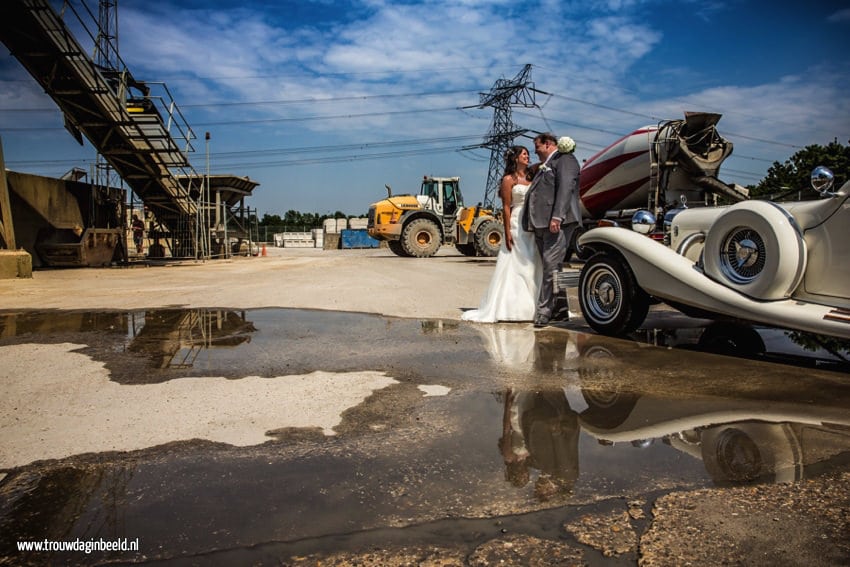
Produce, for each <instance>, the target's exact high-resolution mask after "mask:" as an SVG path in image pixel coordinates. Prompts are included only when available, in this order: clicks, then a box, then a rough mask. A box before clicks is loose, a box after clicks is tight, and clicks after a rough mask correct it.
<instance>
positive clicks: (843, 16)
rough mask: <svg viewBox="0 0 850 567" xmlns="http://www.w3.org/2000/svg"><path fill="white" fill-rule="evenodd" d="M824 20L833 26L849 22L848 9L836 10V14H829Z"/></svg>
mask: <svg viewBox="0 0 850 567" xmlns="http://www.w3.org/2000/svg"><path fill="white" fill-rule="evenodd" d="M826 20H827V21H828V22H831V23H834V24H835V23H844V22H850V8H844V9H843V10H838V11H837V12H835V13H833V14H830V16H829V17H828V18H827V19H826Z"/></svg>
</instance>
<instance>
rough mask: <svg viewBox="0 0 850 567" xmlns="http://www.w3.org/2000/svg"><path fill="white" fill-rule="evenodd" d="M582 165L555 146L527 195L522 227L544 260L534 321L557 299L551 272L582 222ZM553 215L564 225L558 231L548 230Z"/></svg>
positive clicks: (545, 316) (548, 313) (548, 314)
mask: <svg viewBox="0 0 850 567" xmlns="http://www.w3.org/2000/svg"><path fill="white" fill-rule="evenodd" d="M579 171H580V168H579V165H578V160H577V159H576V157H575V155H573V154H562V153H560V152H558V151H557V150H555V154H554V155H552V157H551V158H549V161H548V162H547V163H546V164H544V165H542V166H541V167H540V169H538V171H537V175H535V176H534V179H533V180H532V182H531V187H529V189H528V192H527V193H526V195H525V207H524V209H523V218H522V227H523V229H525V230H527V231H530V232H533V233H534V239H535V241H536V243H537V250H538V252H539V253H540V257H541V259H542V260H543V281H542V282H541V284H540V295H539V296H538V300H537V312H536V314H535V321H537V320H538V319H542V320H543V322H548V321H549V319H550V318H551V317H552V309H553V306H554V303H555V296H554V292H553V280H552V274H553V273H554V272H555V271H556V270H558V269H560V267H561V264H562V263H563V261H564V257H565V256H566V253H567V244H568V242H569V240H568V239H569V238H571V237H572V232H573V230H575V228H576V226H578V225H579V224H580V223H581V206H580V204H579V183H578V179H579ZM553 218H558V219H561V222H562V223H563V225H564V228H566V229H567V232H568V234H565V233H564V231H563V230H559V231H558V232H557V233H552V232H551V231H550V230H549V222H550V221H551V220H552V219H553Z"/></svg>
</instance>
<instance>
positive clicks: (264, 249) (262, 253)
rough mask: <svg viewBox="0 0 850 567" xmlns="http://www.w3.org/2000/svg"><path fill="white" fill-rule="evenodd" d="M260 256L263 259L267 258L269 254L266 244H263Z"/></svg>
mask: <svg viewBox="0 0 850 567" xmlns="http://www.w3.org/2000/svg"><path fill="white" fill-rule="evenodd" d="M260 256H263V257H265V256H267V254H266V245H265V244H263V250H262V251H261V252H260Z"/></svg>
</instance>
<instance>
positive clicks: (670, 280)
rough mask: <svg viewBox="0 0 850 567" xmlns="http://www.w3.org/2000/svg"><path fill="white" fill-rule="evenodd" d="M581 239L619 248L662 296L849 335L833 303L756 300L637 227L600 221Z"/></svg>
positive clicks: (600, 247)
mask: <svg viewBox="0 0 850 567" xmlns="http://www.w3.org/2000/svg"><path fill="white" fill-rule="evenodd" d="M579 242H580V243H581V245H582V246H591V247H592V248H594V249H595V250H597V251H604V250H609V251H615V252H616V253H618V254H620V255H621V256H622V257H623V258H624V259H625V261H626V262H628V264H629V267H630V268H631V270H632V272H633V273H634V276H635V280H636V281H637V284H638V285H639V286H640V287H642V288H643V289H644V290H645V291H646V292H647V293H649V294H650V295H652V296H654V297H657V298H659V299H662V300H667V301H669V302H671V303H681V304H685V305H688V306H691V307H696V308H699V309H702V310H704V311H707V312H710V313H716V314H719V315H724V316H727V317H732V318H736V319H745V320H749V321H754V322H757V323H763V324H767V325H773V326H777V327H783V328H790V329H798V330H802V331H810V332H813V333H823V334H827V335H832V336H837V337H843V338H848V339H850V321H848V320H847V319H846V318H842V317H840V316H835V313H834V312H835V311H836V310H835V309H833V308H831V307H829V306H824V305H817V304H814V303H805V302H801V301H797V300H794V299H777V300H772V301H764V300H755V299H753V298H751V297H748V296H747V295H744V294H743V293H741V292H739V291H736V290H734V289H731V288H729V287H727V286H726V285H723V284H721V283H719V282H717V281H715V280H713V279H711V278H709V277H707V276H706V275H705V274H704V273H703V272H702V270H701V269H699V268H698V267H697V266H696V265H695V264H694V262H693V261H692V260H690V259H688V258H686V257H684V256H680V255H679V254H677V253H676V252H675V251H673V250H671V249H670V248H668V247H667V246H665V245H663V244H661V243H659V242H656V241H654V240H652V239H650V238H647V237H645V236H642V235H640V234H638V233H636V232H634V231H631V230H627V229H624V228H620V227H599V228H595V229H593V230H589V231H588V232H586V233H585V234H583V235H582V236H581V237H580V238H579Z"/></svg>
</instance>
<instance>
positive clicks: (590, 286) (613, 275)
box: [584, 264, 623, 323]
mask: <svg viewBox="0 0 850 567" xmlns="http://www.w3.org/2000/svg"><path fill="white" fill-rule="evenodd" d="M586 282H587V283H586V285H585V287H584V293H585V305H586V307H587V309H589V310H590V316H591V317H593V318H594V319H595V320H596V321H599V322H602V323H604V322H608V321H610V320H612V319H614V318H615V317H616V316H617V314H618V313H619V312H620V309H621V308H622V305H623V283H622V282H621V281H620V278H619V276H618V275H617V272H615V271H614V269H613V268H611V267H610V266H608V265H607V264H597V265H596V266H595V267H594V270H593V271H592V272H591V273H590V274H588V277H587V279H586Z"/></svg>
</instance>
